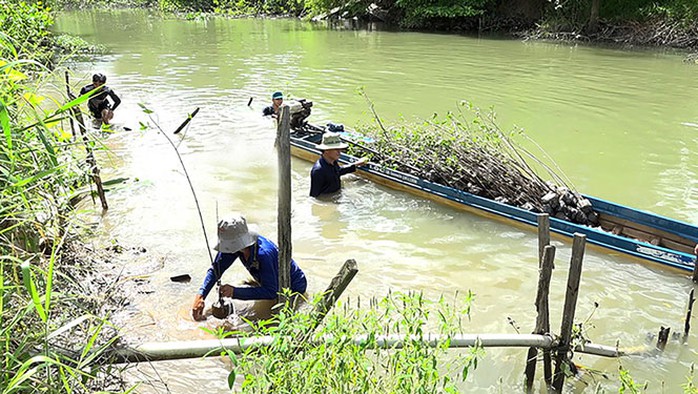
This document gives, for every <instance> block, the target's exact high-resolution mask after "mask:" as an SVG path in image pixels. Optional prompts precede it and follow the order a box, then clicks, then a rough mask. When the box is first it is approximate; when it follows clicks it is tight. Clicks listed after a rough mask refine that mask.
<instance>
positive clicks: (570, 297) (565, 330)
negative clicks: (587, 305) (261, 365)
mask: <svg viewBox="0 0 698 394" xmlns="http://www.w3.org/2000/svg"><path fill="white" fill-rule="evenodd" d="M585 244H586V235H584V234H580V233H575V234H574V241H573V243H572V258H571V259H570V271H569V274H568V276H567V292H566V294H565V309H564V310H563V313H562V324H561V326H560V345H559V347H558V348H557V351H556V353H557V354H556V357H555V376H554V379H553V391H554V392H556V393H560V392H562V386H563V384H564V383H565V373H564V369H563V367H562V366H563V364H567V363H569V362H570V360H569V358H568V352H569V350H570V341H571V339H572V325H573V323H574V313H575V311H576V308H577V295H578V294H579V282H580V280H581V278H582V260H583V259H584V246H585Z"/></svg>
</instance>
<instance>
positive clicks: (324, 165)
mask: <svg viewBox="0 0 698 394" xmlns="http://www.w3.org/2000/svg"><path fill="white" fill-rule="evenodd" d="M348 147H349V145H347V144H345V143H344V142H342V140H341V138H340V137H339V133H325V134H323V135H322V143H321V144H320V145H318V146H317V148H318V149H320V150H321V151H322V155H321V156H320V158H319V159H318V160H317V161H316V162H315V164H314V165H313V168H312V169H311V170H310V196H311V197H317V196H319V195H321V194H327V193H334V192H336V191H338V190H339V189H341V188H342V182H341V180H340V179H339V178H340V177H341V176H342V175H344V174H349V173H351V172H354V171H356V167H360V166H363V165H365V164H366V163H367V160H366V158H361V159H359V160H358V161H356V162H355V163H352V164H350V165H347V166H344V167H340V165H339V163H338V162H337V161H338V160H339V156H340V155H341V153H342V150H343V149H346V148H348Z"/></svg>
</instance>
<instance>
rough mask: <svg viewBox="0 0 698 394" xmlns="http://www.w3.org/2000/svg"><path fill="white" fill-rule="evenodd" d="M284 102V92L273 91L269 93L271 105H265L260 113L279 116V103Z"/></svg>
mask: <svg viewBox="0 0 698 394" xmlns="http://www.w3.org/2000/svg"><path fill="white" fill-rule="evenodd" d="M283 103H284V94H283V93H281V92H274V93H273V94H272V95H271V105H270V106H268V107H265V108H264V110H263V111H262V113H263V114H264V116H269V115H271V116H272V117H274V118H275V117H277V116H279V108H281V104H283Z"/></svg>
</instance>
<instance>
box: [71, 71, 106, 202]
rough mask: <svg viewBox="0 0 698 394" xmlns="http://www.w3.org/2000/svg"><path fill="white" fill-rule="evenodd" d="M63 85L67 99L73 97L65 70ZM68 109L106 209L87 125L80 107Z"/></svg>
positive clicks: (104, 196) (91, 176) (100, 178)
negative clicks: (75, 124) (75, 123)
mask: <svg viewBox="0 0 698 394" xmlns="http://www.w3.org/2000/svg"><path fill="white" fill-rule="evenodd" d="M65 85H66V90H67V92H68V99H69V100H73V99H75V96H74V95H73V94H72V93H71V92H70V80H69V77H68V71H66V72H65ZM70 111H71V113H72V114H73V118H75V120H76V121H77V122H78V129H80V134H81V135H82V141H83V142H84V143H85V151H86V152H87V155H86V157H85V162H87V165H88V166H89V167H90V171H91V172H92V175H90V178H92V181H93V182H94V183H95V186H96V187H97V195H98V196H99V201H100V202H101V203H102V209H103V210H105V211H106V210H107V209H109V205H108V204H107V196H106V195H105V194H104V186H102V177H100V176H99V167H97V160H96V159H95V155H94V153H93V152H92V146H91V145H90V139H89V138H87V127H85V121H84V120H83V118H82V112H80V108H79V107H77V106H75V107H73V108H71V109H70ZM73 118H71V119H70V128H71V129H72V131H73V135H74V134H75V130H74V129H73V127H74V126H73ZM92 201H94V197H93V198H92Z"/></svg>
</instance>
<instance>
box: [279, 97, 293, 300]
mask: <svg viewBox="0 0 698 394" xmlns="http://www.w3.org/2000/svg"><path fill="white" fill-rule="evenodd" d="M280 115H281V117H280V119H279V125H278V128H277V133H276V150H277V153H278V162H279V196H278V205H277V208H278V227H277V231H278V234H279V272H278V275H279V303H282V304H285V303H286V301H287V300H286V297H285V295H284V289H288V288H290V287H291V247H292V245H291V139H290V130H291V112H290V108H289V106H288V105H284V106H282V107H281V112H280Z"/></svg>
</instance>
